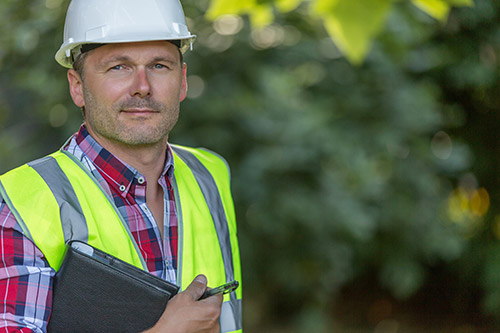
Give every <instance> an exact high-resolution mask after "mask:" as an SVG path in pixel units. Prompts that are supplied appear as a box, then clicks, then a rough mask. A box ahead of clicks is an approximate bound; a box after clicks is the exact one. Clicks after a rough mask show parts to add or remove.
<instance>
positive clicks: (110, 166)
mask: <svg viewBox="0 0 500 333" xmlns="http://www.w3.org/2000/svg"><path fill="white" fill-rule="evenodd" d="M74 138H75V140H76V143H77V145H78V146H79V147H80V149H81V150H82V151H83V153H84V154H85V155H86V156H87V157H88V158H89V159H90V161H91V162H92V164H93V165H94V166H95V167H96V169H97V170H98V171H99V173H100V174H101V175H102V176H103V177H104V178H105V179H106V181H107V182H108V183H109V185H110V186H112V187H114V188H115V189H116V190H117V191H119V192H121V193H122V196H126V195H127V193H128V192H129V190H130V188H131V186H132V184H136V185H137V184H140V185H141V184H143V183H144V180H145V177H144V175H142V174H141V173H140V172H139V171H137V170H136V169H135V168H134V167H132V166H131V165H129V164H127V163H126V162H124V161H122V160H120V159H119V158H118V157H116V156H114V155H113V154H111V153H110V152H109V151H108V150H106V149H105V148H103V147H102V146H101V145H100V144H99V143H98V142H97V141H96V140H95V139H94V138H93V137H92V136H91V135H90V134H89V132H88V131H87V128H86V127H85V124H83V125H82V126H81V127H80V130H79V131H78V133H76V134H75V137H74ZM173 175H174V158H173V153H172V148H171V147H170V145H169V144H167V154H166V159H165V166H164V168H163V172H162V174H161V178H165V177H168V179H169V180H172V177H173ZM144 184H145V183H144Z"/></svg>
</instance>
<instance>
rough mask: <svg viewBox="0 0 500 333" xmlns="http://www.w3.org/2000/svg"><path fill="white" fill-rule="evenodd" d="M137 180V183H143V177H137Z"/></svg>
mask: <svg viewBox="0 0 500 333" xmlns="http://www.w3.org/2000/svg"><path fill="white" fill-rule="evenodd" d="M137 182H138V183H139V184H141V185H142V184H144V182H145V180H144V177H139V178H138V179H137Z"/></svg>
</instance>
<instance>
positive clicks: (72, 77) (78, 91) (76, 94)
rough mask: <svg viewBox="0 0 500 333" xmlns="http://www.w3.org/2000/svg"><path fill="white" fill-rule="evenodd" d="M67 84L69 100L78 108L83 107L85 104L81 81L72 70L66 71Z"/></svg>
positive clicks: (78, 75)
mask: <svg viewBox="0 0 500 333" xmlns="http://www.w3.org/2000/svg"><path fill="white" fill-rule="evenodd" d="M68 83H69V93H70V94H71V98H72V99H73V103H75V105H76V106H78V107H80V108H81V107H83V106H85V102H84V99H83V80H82V78H81V77H80V74H78V72H77V71H75V70H74V69H69V70H68Z"/></svg>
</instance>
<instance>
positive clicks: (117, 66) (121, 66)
mask: <svg viewBox="0 0 500 333" xmlns="http://www.w3.org/2000/svg"><path fill="white" fill-rule="evenodd" d="M120 69H123V65H116V66H113V67H111V68H110V70H113V71H117V70H120Z"/></svg>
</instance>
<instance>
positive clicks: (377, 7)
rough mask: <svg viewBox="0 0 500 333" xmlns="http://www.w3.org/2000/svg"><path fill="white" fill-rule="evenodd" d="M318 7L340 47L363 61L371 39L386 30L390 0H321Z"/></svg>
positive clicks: (347, 54) (343, 51)
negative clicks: (383, 28)
mask: <svg viewBox="0 0 500 333" xmlns="http://www.w3.org/2000/svg"><path fill="white" fill-rule="evenodd" d="M319 2H320V3H319V4H316V5H315V6H314V9H313V10H314V11H315V12H316V13H317V14H318V15H320V16H321V17H322V19H323V22H324V24H325V28H326V30H327V32H328V34H329V35H330V36H331V38H332V39H333V40H334V42H335V43H336V44H337V46H338V47H339V49H340V50H341V51H342V53H344V54H345V55H346V57H347V58H348V59H349V60H350V61H351V62H352V63H353V64H359V63H361V61H362V60H363V59H364V58H365V56H366V54H367V53H368V51H369V47H370V42H371V40H372V39H373V37H374V36H375V35H376V34H377V33H378V32H379V31H380V30H381V29H382V27H383V25H384V22H385V19H386V17H387V14H388V12H389V10H390V7H391V6H390V5H391V4H392V1H390V0H358V1H350V0H321V1H319Z"/></svg>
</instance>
